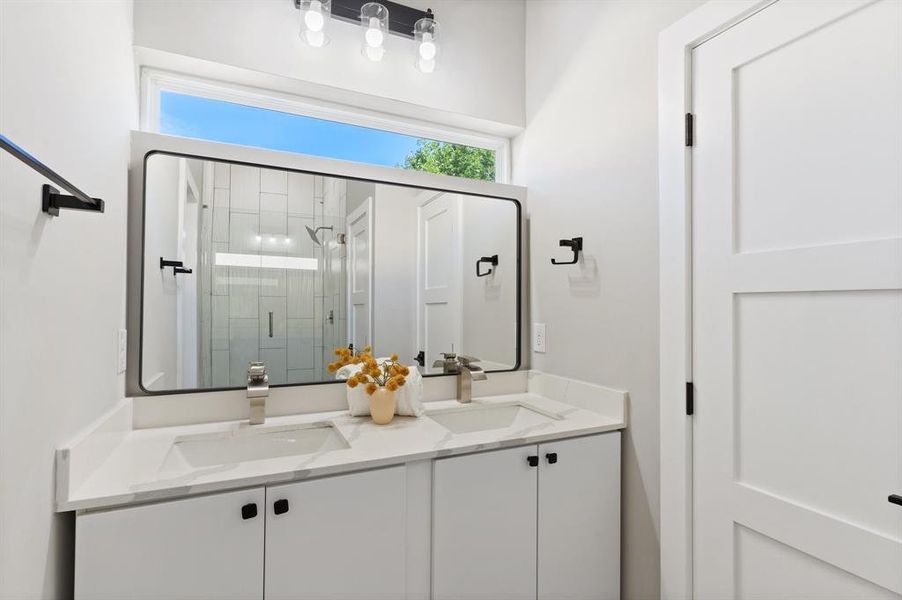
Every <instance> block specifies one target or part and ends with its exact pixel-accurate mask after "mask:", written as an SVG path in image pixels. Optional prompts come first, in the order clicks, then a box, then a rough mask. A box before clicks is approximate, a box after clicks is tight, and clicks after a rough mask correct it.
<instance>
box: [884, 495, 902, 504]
mask: <svg viewBox="0 0 902 600" xmlns="http://www.w3.org/2000/svg"><path fill="white" fill-rule="evenodd" d="M887 500H889V501H890V502H892V503H893V504H898V505H899V506H902V496H900V495H899V494H890V495H889V498H887Z"/></svg>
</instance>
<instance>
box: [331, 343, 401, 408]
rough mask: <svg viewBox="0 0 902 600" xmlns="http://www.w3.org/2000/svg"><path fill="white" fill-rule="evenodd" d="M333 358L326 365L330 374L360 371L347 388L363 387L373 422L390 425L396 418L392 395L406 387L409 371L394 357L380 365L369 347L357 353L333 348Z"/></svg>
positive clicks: (393, 355)
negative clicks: (351, 369) (355, 368)
mask: <svg viewBox="0 0 902 600" xmlns="http://www.w3.org/2000/svg"><path fill="white" fill-rule="evenodd" d="M335 356H336V357H337V359H336V360H335V362H333V363H331V364H329V372H330V373H334V372H336V371H338V370H339V369H341V368H342V367H344V366H347V365H359V366H360V369H359V370H358V371H357V372H356V373H354V374H353V375H351V376H350V377H349V378H348V380H347V384H348V387H350V388H356V387H357V386H364V389H365V390H366V393H367V394H369V396H370V414H371V415H372V417H373V421H374V422H376V423H377V424H379V425H384V424H385V423H389V422H391V420H392V418H393V417H394V414H395V397H394V392H396V391H397V390H398V389H399V388H400V387H401V386H403V385H404V384H405V383H407V379H406V377H407V375H409V374H410V369H409V367H407V366H405V365H402V364H400V363H399V362H398V355H397V354H392V355H391V358H389V359H388V360H383V361H382V362H381V363H380V362H379V361H377V360H376V359H375V358H373V356H372V348H371V347H370V346H366V347H365V348H364V349H363V351H362V352H359V353H354V352H353V350H351V349H350V348H336V349H335Z"/></svg>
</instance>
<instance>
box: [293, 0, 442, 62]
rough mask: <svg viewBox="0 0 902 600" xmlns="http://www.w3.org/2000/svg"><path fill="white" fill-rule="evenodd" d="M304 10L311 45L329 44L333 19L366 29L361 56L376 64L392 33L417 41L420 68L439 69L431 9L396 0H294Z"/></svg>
mask: <svg viewBox="0 0 902 600" xmlns="http://www.w3.org/2000/svg"><path fill="white" fill-rule="evenodd" d="M291 1H292V2H293V3H294V6H295V8H297V9H298V10H299V11H300V24H301V28H300V37H301V39H302V40H304V42H305V43H306V44H307V45H308V46H314V47H321V46H325V45H326V44H327V43H329V36H328V35H327V34H326V29H327V28H328V23H329V20H330V19H338V20H340V21H345V22H348V23H355V24H358V25H360V26H361V29H362V30H363V34H362V35H363V41H362V47H361V54H363V55H364V56H365V57H367V58H368V59H369V60H371V61H373V62H378V61H380V60H382V58H383V57H384V56H385V43H386V39H387V37H388V34H389V33H393V34H395V35H397V36H400V37H405V38H407V39H409V40H413V41H414V46H415V48H416V49H415V54H416V60H415V63H414V64H415V65H416V67H417V69H419V70H420V71H422V72H423V73H432V72H433V71H434V70H435V65H436V60H437V57H438V54H439V46H438V31H439V27H438V23H436V22H435V15H434V14H433V12H432V9H431V8H428V9H426V10H425V11H422V10H420V9H417V8H413V7H410V6H405V5H403V4H399V3H398V2H392V0H380V1H379V2H367V1H366V0H291Z"/></svg>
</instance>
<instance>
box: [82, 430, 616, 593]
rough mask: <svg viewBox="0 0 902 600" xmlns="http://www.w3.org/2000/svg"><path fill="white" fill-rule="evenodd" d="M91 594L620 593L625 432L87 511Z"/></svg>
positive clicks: (86, 574)
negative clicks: (621, 450)
mask: <svg viewBox="0 0 902 600" xmlns="http://www.w3.org/2000/svg"><path fill="white" fill-rule="evenodd" d="M75 538H76V543H75V546H76V549H75V597H76V598H77V599H85V600H87V599H91V600H94V599H105V598H109V599H113V598H115V599H117V600H118V599H144V598H146V599H154V600H166V599H179V600H190V599H195V598H196V599H201V598H204V599H205V598H227V599H228V598H235V599H242V600H245V599H254V598H256V599H258V600H279V599H288V598H290V599H292V600H294V599H317V600H328V599H339V598H340V599H343V600H344V599H355V598H359V599H361V600H363V599H366V600H383V599H384V600H403V599H405V598H406V599H407V600H426V599H428V598H430V597H432V598H434V599H435V600H446V599H450V600H466V599H468V598H485V599H492V600H495V599H498V600H503V599H520V598H522V599H530V600H552V599H553V600H563V599H582V598H585V599H592V600H603V599H607V598H617V597H619V587H620V586H619V571H620V434H619V432H611V433H602V434H596V435H590V436H586V437H578V438H570V439H565V440H561V441H557V442H548V443H544V444H539V445H535V444H533V445H528V446H519V447H514V448H508V449H503V450H492V451H484V452H476V453H472V454H466V455H461V456H455V457H448V458H441V459H436V460H419V461H412V462H408V463H406V464H401V465H397V466H388V467H382V468H375V469H371V470H364V471H358V472H353V473H347V474H337V475H332V476H323V477H318V478H313V479H306V480H302V481H295V482H291V483H274V484H270V485H267V486H265V487H256V488H252V489H247V490H240V491H231V492H222V493H213V494H209V495H203V496H196V497H191V498H186V499H180V500H169V501H161V502H157V503H148V504H143V505H138V506H133V507H125V508H115V509H109V510H95V511H88V512H81V513H79V514H78V515H77V517H76V536H75Z"/></svg>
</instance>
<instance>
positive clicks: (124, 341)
mask: <svg viewBox="0 0 902 600" xmlns="http://www.w3.org/2000/svg"><path fill="white" fill-rule="evenodd" d="M127 355H128V332H127V331H126V330H125V329H120V330H119V363H118V370H117V371H116V372H117V373H125V358H126V356H127Z"/></svg>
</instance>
